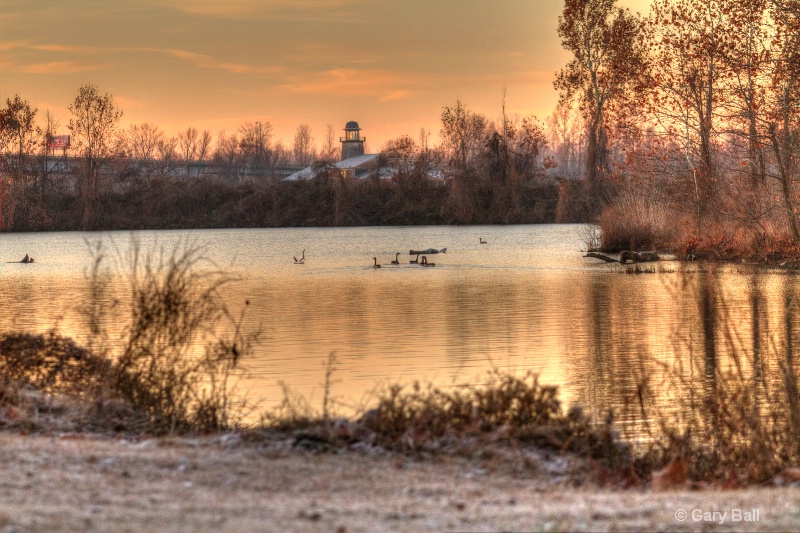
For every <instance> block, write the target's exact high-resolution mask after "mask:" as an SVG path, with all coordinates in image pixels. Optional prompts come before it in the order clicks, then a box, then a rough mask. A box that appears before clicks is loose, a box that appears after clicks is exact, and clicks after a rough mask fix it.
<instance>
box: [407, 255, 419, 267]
mask: <svg viewBox="0 0 800 533" xmlns="http://www.w3.org/2000/svg"><path fill="white" fill-rule="evenodd" d="M409 263H411V264H412V265H416V264H417V263H419V254H417V257H416V258H415V259H413V260H411V261H409Z"/></svg>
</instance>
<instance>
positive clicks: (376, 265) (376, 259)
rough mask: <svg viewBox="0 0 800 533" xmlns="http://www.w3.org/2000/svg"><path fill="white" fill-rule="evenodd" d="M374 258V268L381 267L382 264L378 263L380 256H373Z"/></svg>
mask: <svg viewBox="0 0 800 533" xmlns="http://www.w3.org/2000/svg"><path fill="white" fill-rule="evenodd" d="M372 260H373V261H374V262H375V264H374V265H372V267H373V268H380V267H381V266H380V265H379V264H378V258H377V257H373V258H372Z"/></svg>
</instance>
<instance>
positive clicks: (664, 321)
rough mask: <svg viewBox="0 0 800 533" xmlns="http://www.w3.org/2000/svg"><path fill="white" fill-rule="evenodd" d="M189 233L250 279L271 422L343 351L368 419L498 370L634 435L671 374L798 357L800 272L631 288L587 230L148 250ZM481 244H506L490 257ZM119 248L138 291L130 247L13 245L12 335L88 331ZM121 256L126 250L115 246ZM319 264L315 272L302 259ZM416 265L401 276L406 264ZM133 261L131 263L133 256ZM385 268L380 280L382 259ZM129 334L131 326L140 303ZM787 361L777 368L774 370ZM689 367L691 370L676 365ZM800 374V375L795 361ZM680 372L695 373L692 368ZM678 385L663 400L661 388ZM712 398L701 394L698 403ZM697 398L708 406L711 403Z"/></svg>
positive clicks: (260, 233)
mask: <svg viewBox="0 0 800 533" xmlns="http://www.w3.org/2000/svg"><path fill="white" fill-rule="evenodd" d="M187 235H189V236H190V237H191V238H192V239H195V240H196V242H197V243H199V244H201V245H203V246H204V247H205V248H206V253H207V255H208V256H209V257H210V259H211V260H212V261H213V264H214V265H216V267H219V268H223V269H224V270H225V271H226V272H229V273H230V274H231V275H233V276H235V277H237V281H236V282H235V283H233V284H231V285H230V286H228V288H227V290H226V292H225V298H226V300H227V301H228V303H229V305H230V306H231V307H232V308H234V309H238V308H240V307H241V306H243V304H244V302H245V301H249V302H250V303H251V304H250V306H249V307H248V315H247V321H248V325H249V326H250V327H253V328H259V327H260V328H262V329H263V332H264V335H263V340H264V342H263V344H262V345H261V346H260V347H259V348H258V350H257V353H256V354H255V356H254V358H252V359H251V360H250V361H249V362H248V364H247V368H248V379H247V382H246V384H245V389H247V390H248V391H249V393H250V395H251V397H253V398H255V399H259V400H261V401H262V407H264V408H268V407H270V406H274V405H276V404H277V403H279V402H280V400H281V399H282V394H283V393H282V389H281V387H280V386H279V382H283V383H285V384H286V385H287V386H289V387H290V388H291V389H293V390H294V391H296V392H299V393H301V394H303V395H305V396H306V397H308V398H309V399H310V400H311V402H312V403H316V404H317V405H319V402H320V401H321V397H322V391H321V387H322V382H323V378H324V367H323V365H324V362H325V361H326V360H327V358H328V356H329V354H331V353H334V352H335V353H336V356H337V361H338V363H337V370H336V374H335V376H334V379H335V383H334V390H333V395H334V396H335V397H336V398H337V399H338V400H339V401H340V402H341V405H345V406H357V405H359V404H360V403H361V402H362V401H364V399H365V398H368V397H369V395H370V393H371V392H372V391H374V389H375V387H376V386H380V385H382V384H387V383H396V382H400V383H411V382H413V381H421V382H433V383H436V384H439V385H443V386H449V385H454V384H463V383H480V382H481V381H482V380H483V379H484V376H485V375H486V372H487V370H489V369H490V368H493V367H497V368H500V369H505V370H509V371H515V372H516V371H519V372H525V371H527V370H534V371H537V372H540V373H541V375H542V378H541V380H542V382H545V383H552V384H556V385H559V386H560V387H561V392H562V394H561V396H562V399H563V400H564V401H565V402H566V403H567V404H573V403H580V404H584V405H586V406H589V407H591V408H593V409H594V410H595V411H597V412H600V413H605V412H607V411H608V409H611V408H613V409H614V410H615V411H616V412H617V413H619V415H618V416H619V417H620V420H621V421H622V423H623V424H627V425H629V426H630V427H632V428H634V429H635V428H636V427H637V424H638V421H637V419H636V411H635V409H633V408H632V407H631V406H632V405H634V406H635V403H636V395H637V391H638V390H639V386H640V385H641V384H642V383H643V381H644V380H645V377H647V376H650V378H649V379H650V381H649V383H650V384H651V385H652V386H653V387H654V388H655V389H656V390H658V391H659V393H660V394H663V395H664V397H669V395H670V394H678V391H676V390H675V389H674V388H673V387H672V386H671V385H669V384H668V380H663V379H662V377H659V376H662V374H663V373H664V371H665V369H668V371H669V372H672V373H673V374H674V373H678V374H680V375H681V379H686V380H687V381H688V382H690V383H693V384H696V385H697V386H702V384H703V383H704V379H702V376H703V375H705V376H708V379H712V377H713V376H714V375H715V373H714V372H711V370H713V369H714V368H716V367H717V365H720V364H722V365H729V364H733V363H732V359H731V355H732V354H734V353H742V354H745V353H746V354H748V361H751V364H750V368H751V369H757V368H764V369H765V370H764V371H768V370H769V369H770V368H774V367H775V366H776V365H777V362H776V361H775V357H776V356H775V355H774V354H778V353H783V354H789V356H788V357H790V358H791V357H793V356H792V355H791V354H792V349H793V347H794V346H796V330H797V312H796V307H797V292H796V283H795V275H794V274H790V273H786V272H782V271H766V270H763V269H753V268H746V267H743V266H734V265H728V266H721V267H718V268H712V267H710V266H707V265H706V266H703V265H701V266H697V265H689V266H688V270H689V271H688V272H683V268H682V267H681V266H680V265H678V264H677V263H672V262H663V263H662V264H661V265H660V266H659V268H660V269H661V270H664V271H663V272H660V273H656V274H645V275H626V274H623V273H621V272H620V269H619V267H614V266H613V265H609V264H606V263H600V262H598V261H596V260H593V259H586V258H583V257H582V253H581V251H580V250H581V248H583V247H584V244H583V242H582V238H581V235H582V227H581V226H576V225H562V226H504V227H414V228H334V229H305V228H304V229H263V230H262V229H258V230H213V231H212V230H209V231H196V232H178V231H174V232H170V231H164V232H141V233H138V234H137V237H138V239H139V240H140V241H141V244H142V246H143V247H155V248H158V247H164V248H166V249H169V248H170V247H172V246H174V245H175V243H178V242H181V241H182V240H184V239H186V237H187ZM479 237H481V238H484V239H485V240H487V241H488V243H489V244H486V245H481V244H480V243H479ZM87 240H88V241H89V242H94V241H96V240H103V241H104V242H106V243H109V250H115V249H116V250H117V251H116V252H114V253H110V256H114V257H116V258H117V259H115V260H114V261H115V267H114V268H115V270H114V275H115V276H117V279H116V283H118V285H117V287H119V288H120V289H119V290H120V291H121V290H122V288H123V287H124V280H125V276H126V266H125V261H124V256H125V253H126V252H125V250H126V248H127V246H129V235H128V234H126V233H99V234H81V233H65V234H35V235H4V236H2V247H0V259H2V261H12V260H18V258H19V257H22V256H23V255H24V254H25V253H29V254H30V255H32V256H34V257H36V259H37V262H36V263H35V264H33V265H20V264H12V263H5V262H4V263H2V266H1V267H0V298H2V302H3V305H2V306H0V327H2V328H3V329H17V330H20V329H22V330H32V331H46V330H48V329H50V328H53V327H57V328H58V329H59V330H60V331H61V332H62V333H64V334H67V335H71V336H75V337H77V338H82V337H83V336H84V334H85V332H84V329H83V326H82V323H81V320H80V318H79V316H78V314H77V313H76V312H75V309H76V307H78V306H79V305H80V304H81V303H82V302H83V301H84V298H85V296H86V294H87V292H86V290H87V279H86V269H87V268H88V266H89V264H90V256H89V254H88V248H87V245H86V241H87ZM112 243H113V244H112ZM428 247H433V248H442V247H447V249H448V251H447V253H445V254H439V255H437V256H435V257H432V258H431V259H432V260H435V262H436V264H437V266H436V267H435V268H422V267H419V266H417V265H411V264H409V263H408V261H409V259H411V257H409V255H408V251H409V249H411V248H428ZM302 249H305V250H306V261H305V264H304V265H295V264H294V262H293V259H292V257H293V256H296V255H298V254H299V253H300V250H302ZM398 251H399V252H402V253H401V255H400V263H401V264H400V265H390V264H389V261H390V260H391V259H394V257H395V253H396V252H398ZM115 254H116V255H115ZM373 256H376V257H378V259H379V261H380V262H382V263H383V264H384V267H383V268H381V269H373V268H371V266H370V265H371V264H372V259H371V258H372V257H373ZM115 312H116V313H118V314H117V316H115V317H113V320H112V322H113V323H115V324H117V329H118V330H120V329H121V328H122V327H123V324H124V321H125V319H126V313H125V310H124V308H123V307H122V306H118V307H117V308H116V311H115ZM770 354H773V355H770ZM676 362H677V363H679V364H677V365H676ZM790 362H791V364H795V363H794V361H793V360H791V361H790ZM676 368H677V369H678V370H676ZM659 387H661V389H659ZM693 393H694V392H693ZM693 393H692V394H693Z"/></svg>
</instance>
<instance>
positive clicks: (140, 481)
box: [0, 432, 800, 532]
mask: <svg viewBox="0 0 800 533" xmlns="http://www.w3.org/2000/svg"><path fill="white" fill-rule="evenodd" d="M0 463H1V464H2V469H3V473H4V475H3V479H2V481H0V531H6V532H23V531H237V532H238V531H326V532H330V531H341V532H356V531H642V530H653V531H713V530H725V531H732V530H733V531H776V530H796V529H797V528H798V526H800V492H798V490H797V489H796V488H792V487H769V488H766V487H757V488H748V489H742V490H730V491H724V490H708V489H706V490H697V488H696V487H695V489H690V488H688V487H678V488H675V489H671V490H665V491H655V490H653V489H652V488H648V487H639V488H635V489H629V490H612V489H608V488H599V487H597V486H596V485H593V484H592V483H591V482H586V483H581V484H578V485H576V483H575V479H576V475H579V471H580V469H581V468H583V466H582V465H581V464H578V463H576V460H574V459H570V458H569V457H566V456H559V455H557V454H555V455H554V454H544V453H538V452H525V451H521V450H514V449H509V448H507V447H506V448H498V449H496V450H488V451H487V452H486V453H483V454H482V455H481V456H476V457H458V456H452V455H445V454H438V455H417V456H414V455H408V454H398V453H391V452H387V451H383V450H380V449H378V448H372V447H368V446H364V447H361V448H357V449H343V450H334V451H319V450H308V449H302V448H300V447H297V446H295V445H293V444H292V443H291V440H289V439H282V438H279V437H275V438H259V439H255V440H254V439H252V438H250V437H248V436H247V435H241V434H225V435H221V436H220V435H216V436H210V437H198V438H186V437H181V438H159V439H147V438H138V439H136V440H126V439H123V438H117V439H113V438H108V437H98V436H94V435H90V434H81V433H53V434H43V435H23V434H18V433H12V432H4V433H0ZM576 473H577V474H576ZM754 511H756V512H755V513H754ZM714 513H716V514H714ZM748 517H749V518H751V519H755V518H757V519H758V520H757V521H749V522H747V521H744V519H745V518H748Z"/></svg>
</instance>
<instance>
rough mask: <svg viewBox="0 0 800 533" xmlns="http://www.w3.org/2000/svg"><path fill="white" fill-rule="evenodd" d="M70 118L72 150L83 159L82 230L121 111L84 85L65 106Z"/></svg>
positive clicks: (92, 211)
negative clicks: (101, 164)
mask: <svg viewBox="0 0 800 533" xmlns="http://www.w3.org/2000/svg"><path fill="white" fill-rule="evenodd" d="M69 110H70V112H71V113H72V118H71V119H70V120H69V130H70V132H71V133H72V136H73V141H74V147H75V148H76V149H77V150H78V152H79V153H80V155H81V157H82V158H83V160H84V164H85V169H84V183H83V184H82V189H83V191H82V192H83V216H82V221H83V224H82V226H83V228H84V229H90V228H91V227H93V225H94V217H95V215H96V207H97V195H98V188H99V182H98V172H99V163H100V161H101V160H102V159H103V158H105V157H107V156H108V154H109V148H110V146H111V142H112V141H113V137H114V132H115V130H116V127H117V124H118V123H119V120H120V118H122V110H120V109H118V108H117V107H116V106H115V105H114V99H113V97H112V96H111V95H110V94H108V93H106V94H105V95H101V94H100V93H99V91H98V89H97V86H95V85H91V84H87V85H82V86H81V87H80V89H78V95H77V96H76V97H75V101H74V102H73V103H72V105H70V106H69Z"/></svg>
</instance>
